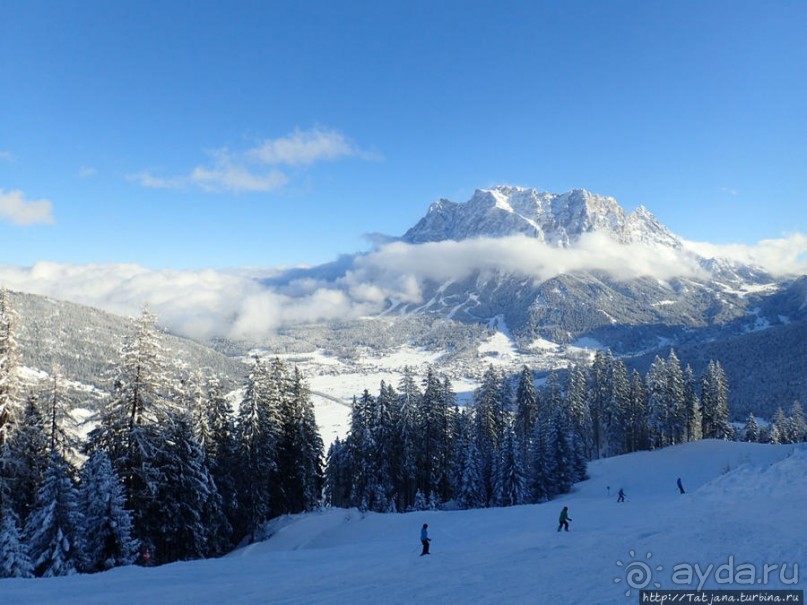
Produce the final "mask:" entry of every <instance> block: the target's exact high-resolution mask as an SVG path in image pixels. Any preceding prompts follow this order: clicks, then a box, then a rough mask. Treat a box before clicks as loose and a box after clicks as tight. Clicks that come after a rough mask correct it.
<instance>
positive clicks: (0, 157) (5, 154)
mask: <svg viewBox="0 0 807 605" xmlns="http://www.w3.org/2000/svg"><path fill="white" fill-rule="evenodd" d="M16 159H17V158H16V157H15V156H14V154H13V153H11V152H10V151H2V150H0V161H3V162H13V161H14V160H16Z"/></svg>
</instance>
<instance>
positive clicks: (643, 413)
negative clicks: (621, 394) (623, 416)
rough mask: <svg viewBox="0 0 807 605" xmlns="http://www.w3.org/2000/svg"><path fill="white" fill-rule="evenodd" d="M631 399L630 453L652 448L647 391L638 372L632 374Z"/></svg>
mask: <svg viewBox="0 0 807 605" xmlns="http://www.w3.org/2000/svg"><path fill="white" fill-rule="evenodd" d="M629 397H630V399H629V401H630V403H629V404H628V419H627V435H626V440H627V444H628V452H636V451H639V450H645V449H647V448H648V447H650V444H649V441H648V434H647V431H648V427H647V389H646V388H645V382H644V379H643V378H642V375H641V374H639V372H638V371H637V370H633V372H632V373H631V381H630V396H629Z"/></svg>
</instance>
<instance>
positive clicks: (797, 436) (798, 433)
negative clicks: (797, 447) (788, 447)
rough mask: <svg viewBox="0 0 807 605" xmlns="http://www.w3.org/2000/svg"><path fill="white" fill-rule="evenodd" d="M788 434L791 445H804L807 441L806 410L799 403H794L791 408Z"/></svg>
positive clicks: (787, 428) (787, 425) (788, 418)
mask: <svg viewBox="0 0 807 605" xmlns="http://www.w3.org/2000/svg"><path fill="white" fill-rule="evenodd" d="M785 426H786V432H787V439H788V441H789V442H790V443H802V442H803V441H807V420H805V418H804V410H802V408H801V404H800V403H799V402H798V401H794V402H793V405H792V406H790V413H789V414H788V417H787V424H786V425H785Z"/></svg>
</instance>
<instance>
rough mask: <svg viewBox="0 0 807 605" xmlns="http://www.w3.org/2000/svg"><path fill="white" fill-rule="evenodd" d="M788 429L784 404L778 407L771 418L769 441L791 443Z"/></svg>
mask: <svg viewBox="0 0 807 605" xmlns="http://www.w3.org/2000/svg"><path fill="white" fill-rule="evenodd" d="M787 438H788V431H787V416H785V411H784V410H783V409H782V406H779V407H778V408H776V412H774V414H773V418H771V423H770V425H769V431H768V443H789V442H788V440H787Z"/></svg>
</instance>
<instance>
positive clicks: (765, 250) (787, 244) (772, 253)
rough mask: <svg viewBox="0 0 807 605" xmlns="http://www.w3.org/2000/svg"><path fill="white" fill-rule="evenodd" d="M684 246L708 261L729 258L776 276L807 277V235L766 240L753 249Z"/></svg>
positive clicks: (736, 246)
mask: <svg viewBox="0 0 807 605" xmlns="http://www.w3.org/2000/svg"><path fill="white" fill-rule="evenodd" d="M684 245H685V246H686V247H687V248H688V249H689V250H692V251H693V252H694V253H696V254H700V255H701V256H704V257H706V258H725V259H729V260H733V261H736V262H739V263H744V264H747V265H756V266H758V267H762V268H763V269H764V270H766V271H768V272H769V273H771V274H773V275H778V276H782V275H805V274H807V258H805V254H807V235H804V234H801V233H794V234H791V235H788V236H787V237H783V238H777V239H764V240H761V241H759V242H757V243H756V244H755V245H753V246H749V245H746V244H709V243H706V242H688V241H685V242H684Z"/></svg>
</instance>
